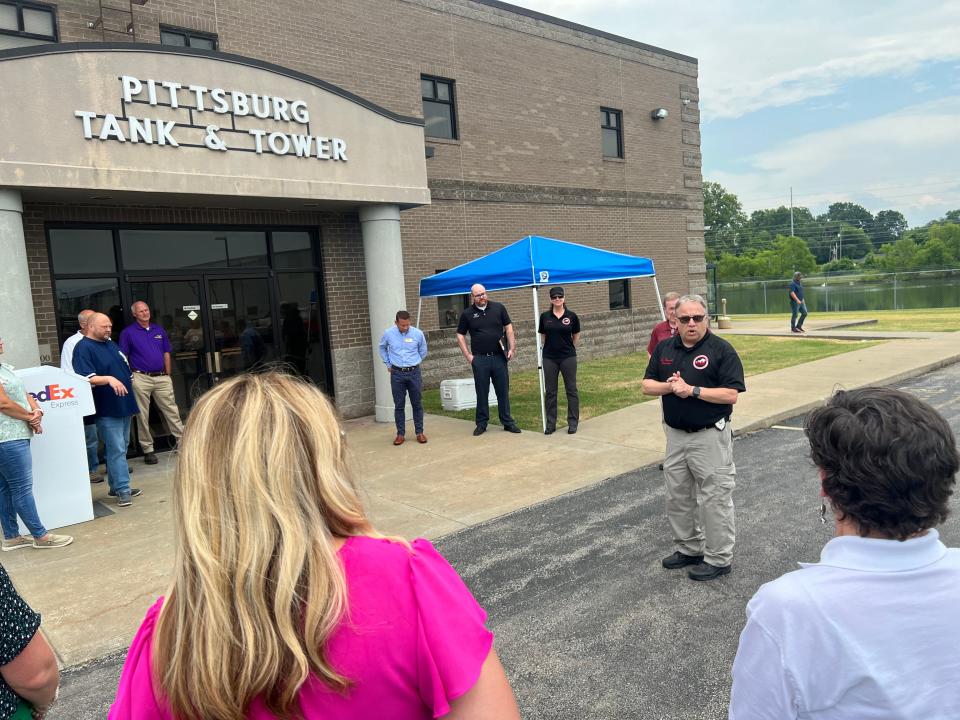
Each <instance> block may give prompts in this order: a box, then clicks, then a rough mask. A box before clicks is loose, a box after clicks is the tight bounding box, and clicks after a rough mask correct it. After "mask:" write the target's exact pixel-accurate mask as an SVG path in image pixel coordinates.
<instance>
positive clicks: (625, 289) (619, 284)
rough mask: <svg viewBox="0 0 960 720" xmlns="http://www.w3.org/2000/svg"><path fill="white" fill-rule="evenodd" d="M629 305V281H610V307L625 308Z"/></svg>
mask: <svg viewBox="0 0 960 720" xmlns="http://www.w3.org/2000/svg"><path fill="white" fill-rule="evenodd" d="M629 307H630V281H629V280H611V281H610V309H611V310H626V309H627V308H629Z"/></svg>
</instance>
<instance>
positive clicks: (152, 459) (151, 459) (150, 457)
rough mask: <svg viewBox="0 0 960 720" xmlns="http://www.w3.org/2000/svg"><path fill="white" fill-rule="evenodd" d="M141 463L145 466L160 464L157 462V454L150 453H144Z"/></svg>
mask: <svg viewBox="0 0 960 720" xmlns="http://www.w3.org/2000/svg"><path fill="white" fill-rule="evenodd" d="M143 461H144V462H145V463H146V464H147V465H156V464H157V463H158V462H160V461H159V460H157V454H156V453H152V452H148V453H144V454H143Z"/></svg>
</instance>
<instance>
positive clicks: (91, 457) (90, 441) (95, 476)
mask: <svg viewBox="0 0 960 720" xmlns="http://www.w3.org/2000/svg"><path fill="white" fill-rule="evenodd" d="M95 313H96V310H81V311H80V314H79V315H77V323H78V324H79V325H80V329H79V330H77V331H76V332H75V333H74V334H73V335H71V336H70V337H68V338H67V339H66V340H65V341H64V343H63V348H62V349H61V350H60V369H61V370H67V371H69V372H73V350H74V348H76V347H77V343H78V342H80V341H81V340H83V338H85V337H86V335H87V321H88V320H89V319H90V318H91V317H92V316H93V315H94V314H95ZM90 419H91V420H92V419H93V416H92V415H91V416H90ZM83 435H84V442H85V443H86V446H87V466H88V470H89V472H90V482H92V483H102V482H103V475H101V474H100V473H99V472H97V471H98V470H99V468H100V457H99V455H98V454H97V450H98V448H99V444H100V440H99V438H98V437H97V426H96V425H95V424H94V423H92V422H91V423H90V424H89V425H88V424H87V419H86V418H84V425H83Z"/></svg>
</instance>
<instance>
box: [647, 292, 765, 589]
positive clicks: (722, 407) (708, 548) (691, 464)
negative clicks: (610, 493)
mask: <svg viewBox="0 0 960 720" xmlns="http://www.w3.org/2000/svg"><path fill="white" fill-rule="evenodd" d="M709 320H710V316H709V314H708V312H707V303H706V301H705V300H704V299H703V298H702V297H701V296H700V295H684V296H683V297H681V298H680V299H679V301H678V302H677V324H678V325H677V326H678V328H679V332H678V334H677V336H676V337H674V338H673V339H672V340H665V341H663V342H661V343H660V344H659V345H657V346H656V347H655V348H654V350H653V355H651V356H650V362H649V363H648V364H647V370H646V373H645V374H644V378H643V393H644V395H655V396H656V395H659V396H661V404H662V406H663V430H664V433H665V434H666V436H667V455H666V458H665V459H664V461H663V476H664V480H665V482H666V486H667V487H666V489H667V519H668V521H669V523H670V529H671V531H672V533H673V543H674V546H675V547H676V551H675V552H674V553H673V554H672V555H670V556H668V557H665V558H664V559H663V560H662V562H661V564H662V565H663V567H665V568H667V569H668V570H676V569H680V568H683V567H686V566H688V565H693V566H694V567H692V568H690V570H688V571H687V575H688V576H689V577H690V578H691V579H692V580H713V579H715V578H718V577H720V576H722V575H726V574H727V573H729V572H730V569H731V563H732V561H733V545H734V541H735V525H734V510H733V488H734V483H735V479H736V472H737V470H736V466H735V465H734V462H733V428H732V426H731V424H730V416H731V414H732V413H733V405H734V403H736V402H737V398H738V396H739V394H740V393H742V392H744V391H745V390H746V389H747V388H746V384H745V383H744V379H743V363H742V362H741V361H740V356H739V355H737V351H736V350H734V348H733V346H732V345H731V344H730V343H728V342H727V341H726V340H724V339H723V338H721V337H718V336H717V335H715V334H713V333H712V332H710V329H709V328H708V327H707V325H708V323H709Z"/></svg>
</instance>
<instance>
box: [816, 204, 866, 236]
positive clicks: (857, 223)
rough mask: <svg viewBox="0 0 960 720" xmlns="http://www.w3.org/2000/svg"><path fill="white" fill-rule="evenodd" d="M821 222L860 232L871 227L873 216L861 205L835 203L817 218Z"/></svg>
mask: <svg viewBox="0 0 960 720" xmlns="http://www.w3.org/2000/svg"><path fill="white" fill-rule="evenodd" d="M818 219H819V220H821V221H831V222H840V223H844V224H845V225H850V226H852V227H855V228H860V229H861V230H866V229H868V228H870V227H872V226H873V215H871V214H870V211H869V210H867V209H866V208H865V207H864V206H863V205H857V203H852V202H835V203H833V204H832V205H831V206H830V207H828V208H827V212H826V214H824V215H821V216H820V217H819V218H818Z"/></svg>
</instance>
